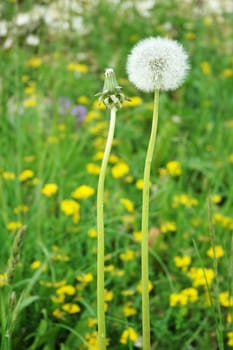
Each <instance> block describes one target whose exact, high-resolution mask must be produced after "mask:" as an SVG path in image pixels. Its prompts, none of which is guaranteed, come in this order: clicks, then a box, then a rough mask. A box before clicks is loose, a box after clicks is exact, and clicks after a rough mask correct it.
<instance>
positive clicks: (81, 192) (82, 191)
mask: <svg viewBox="0 0 233 350" xmlns="http://www.w3.org/2000/svg"><path fill="white" fill-rule="evenodd" d="M94 193H95V190H94V188H92V187H90V186H87V185H82V186H79V187H78V188H76V189H75V190H74V192H72V194H71V195H72V197H73V198H75V199H85V198H88V197H90V196H92V195H93V194H94Z"/></svg>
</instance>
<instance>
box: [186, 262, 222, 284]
mask: <svg viewBox="0 0 233 350" xmlns="http://www.w3.org/2000/svg"><path fill="white" fill-rule="evenodd" d="M187 275H188V277H189V278H190V279H191V280H192V282H193V286H194V287H199V286H205V287H210V286H211V284H212V282H213V279H214V277H215V273H214V270H213V269H208V268H201V267H192V268H191V269H190V270H189V271H188V272H187Z"/></svg>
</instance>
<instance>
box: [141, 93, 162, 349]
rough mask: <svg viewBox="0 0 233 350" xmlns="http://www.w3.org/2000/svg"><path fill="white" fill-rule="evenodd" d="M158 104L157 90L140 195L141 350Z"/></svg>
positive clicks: (146, 320)
mask: <svg viewBox="0 0 233 350" xmlns="http://www.w3.org/2000/svg"><path fill="white" fill-rule="evenodd" d="M158 104H159V90H155V94H154V110H153V120H152V127H151V135H150V140H149V144H148V149H147V154H146V160H145V168H144V185H143V197H142V245H141V269H142V271H141V274H142V336H143V347H142V348H143V350H150V349H151V345H150V303H149V290H148V285H149V257H148V255H149V252H148V250H149V249H148V241H149V232H148V217H149V191H150V169H151V162H152V157H153V152H154V148H155V141H156V134H157V125H158Z"/></svg>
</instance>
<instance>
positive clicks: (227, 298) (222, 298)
mask: <svg viewBox="0 0 233 350" xmlns="http://www.w3.org/2000/svg"><path fill="white" fill-rule="evenodd" d="M219 302H220V304H221V305H222V306H224V307H232V306H233V295H230V294H229V292H222V293H220V294H219Z"/></svg>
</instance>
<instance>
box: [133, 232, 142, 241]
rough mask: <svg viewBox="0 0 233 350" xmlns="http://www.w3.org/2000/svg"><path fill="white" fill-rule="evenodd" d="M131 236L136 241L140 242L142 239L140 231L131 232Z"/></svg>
mask: <svg viewBox="0 0 233 350" xmlns="http://www.w3.org/2000/svg"><path fill="white" fill-rule="evenodd" d="M133 237H134V240H135V241H136V242H141V240H142V232H141V231H135V232H134V233H133Z"/></svg>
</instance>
